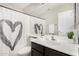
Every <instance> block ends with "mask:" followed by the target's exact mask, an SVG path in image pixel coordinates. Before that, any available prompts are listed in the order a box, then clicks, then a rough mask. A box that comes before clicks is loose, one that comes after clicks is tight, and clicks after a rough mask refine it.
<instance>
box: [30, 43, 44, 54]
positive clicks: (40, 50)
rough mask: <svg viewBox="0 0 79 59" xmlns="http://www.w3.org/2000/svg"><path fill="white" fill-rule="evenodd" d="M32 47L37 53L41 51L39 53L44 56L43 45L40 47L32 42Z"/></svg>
mask: <svg viewBox="0 0 79 59" xmlns="http://www.w3.org/2000/svg"><path fill="white" fill-rule="evenodd" d="M31 46H32V48H33V49H35V50H37V51H39V52H41V53H42V54H43V50H44V47H43V46H41V45H39V44H37V43H33V42H32V45H31Z"/></svg>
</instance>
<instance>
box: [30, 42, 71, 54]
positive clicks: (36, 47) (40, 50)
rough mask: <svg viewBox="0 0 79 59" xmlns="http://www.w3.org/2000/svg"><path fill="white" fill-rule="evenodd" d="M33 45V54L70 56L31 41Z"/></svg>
mask: <svg viewBox="0 0 79 59" xmlns="http://www.w3.org/2000/svg"><path fill="white" fill-rule="evenodd" d="M31 46H32V47H31V55H32V56H70V55H68V54H66V53H62V52H60V51H57V50H54V49H51V48H48V47H45V46H42V45H40V44H37V43H34V42H31Z"/></svg>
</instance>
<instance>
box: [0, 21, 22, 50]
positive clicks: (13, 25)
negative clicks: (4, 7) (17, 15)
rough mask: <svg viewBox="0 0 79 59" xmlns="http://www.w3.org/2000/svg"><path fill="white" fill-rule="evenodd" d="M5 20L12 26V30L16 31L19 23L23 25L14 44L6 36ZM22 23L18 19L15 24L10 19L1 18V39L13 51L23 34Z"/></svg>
mask: <svg viewBox="0 0 79 59" xmlns="http://www.w3.org/2000/svg"><path fill="white" fill-rule="evenodd" d="M3 22H5V23H7V24H8V26H9V27H10V28H11V31H12V32H14V31H15V28H16V27H17V26H18V25H21V27H20V30H19V33H18V35H17V37H16V39H15V41H14V44H13V46H12V45H11V42H10V41H9V40H8V39H7V37H6V36H5V33H4V32H3ZM22 28H23V26H22V23H21V22H19V21H17V22H15V23H14V24H13V23H12V22H11V21H10V20H0V38H1V41H2V42H3V43H4V44H5V45H6V46H8V47H9V48H10V49H11V51H13V50H14V48H15V46H16V45H17V43H18V42H19V40H20V38H21V36H22Z"/></svg>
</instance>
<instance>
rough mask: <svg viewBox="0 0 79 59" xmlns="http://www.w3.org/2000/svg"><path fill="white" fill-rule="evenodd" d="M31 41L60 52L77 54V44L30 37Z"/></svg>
mask: <svg viewBox="0 0 79 59" xmlns="http://www.w3.org/2000/svg"><path fill="white" fill-rule="evenodd" d="M31 42H35V43H38V44H41V45H43V46H46V47H48V48H51V49H55V50H58V51H60V52H63V53H66V54H69V55H72V56H78V45H77V44H66V43H59V42H56V41H52V40H44V39H41V38H38V39H32V40H31Z"/></svg>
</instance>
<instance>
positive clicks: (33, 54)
mask: <svg viewBox="0 0 79 59" xmlns="http://www.w3.org/2000/svg"><path fill="white" fill-rule="evenodd" d="M31 56H43V54H42V53H40V52H38V51H37V50H34V49H32V50H31Z"/></svg>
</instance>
